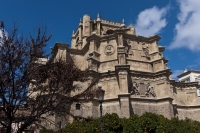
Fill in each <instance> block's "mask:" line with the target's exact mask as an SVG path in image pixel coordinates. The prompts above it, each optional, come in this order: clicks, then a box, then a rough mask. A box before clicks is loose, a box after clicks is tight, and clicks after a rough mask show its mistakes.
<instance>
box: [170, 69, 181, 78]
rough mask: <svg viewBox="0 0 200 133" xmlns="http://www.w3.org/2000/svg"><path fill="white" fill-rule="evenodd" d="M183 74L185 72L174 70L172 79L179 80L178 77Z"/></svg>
mask: <svg viewBox="0 0 200 133" xmlns="http://www.w3.org/2000/svg"><path fill="white" fill-rule="evenodd" d="M182 73H183V70H174V71H173V74H172V75H171V78H172V79H174V80H177V76H178V75H180V74H182Z"/></svg>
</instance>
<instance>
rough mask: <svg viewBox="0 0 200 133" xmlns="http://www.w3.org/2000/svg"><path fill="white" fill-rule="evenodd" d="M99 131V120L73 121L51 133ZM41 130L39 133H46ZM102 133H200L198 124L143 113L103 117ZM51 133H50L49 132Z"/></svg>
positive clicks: (199, 124) (93, 132)
mask: <svg viewBox="0 0 200 133" xmlns="http://www.w3.org/2000/svg"><path fill="white" fill-rule="evenodd" d="M99 129H100V119H99V118H98V119H93V118H88V119H87V120H75V121H73V122H72V123H71V124H70V123H69V124H67V125H66V127H65V128H64V129H62V130H59V131H54V132H52V133H96V132H99ZM44 131H47V130H42V131H41V133H46V132H44ZM103 132H104V133H200V122H197V121H193V120H190V119H188V118H187V119H185V120H179V119H177V118H172V119H171V120H169V119H167V118H165V117H164V116H162V115H157V114H153V113H145V114H143V115H142V116H138V115H132V116H131V117H130V118H119V117H118V116H117V114H106V115H104V116H103ZM49 133H51V132H49Z"/></svg>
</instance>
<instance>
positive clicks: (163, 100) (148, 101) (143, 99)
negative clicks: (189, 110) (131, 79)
mask: <svg viewBox="0 0 200 133" xmlns="http://www.w3.org/2000/svg"><path fill="white" fill-rule="evenodd" d="M130 100H131V102H133V101H134V102H138V101H142V102H146V103H157V102H165V101H167V102H168V101H169V102H170V103H171V102H172V101H173V98H171V97H164V98H156V97H153V98H148V97H133V96H131V97H130Z"/></svg>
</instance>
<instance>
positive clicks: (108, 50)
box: [104, 45, 115, 55]
mask: <svg viewBox="0 0 200 133" xmlns="http://www.w3.org/2000/svg"><path fill="white" fill-rule="evenodd" d="M114 52H115V49H114V47H113V46H112V45H107V46H106V47H105V51H104V53H105V54H106V55H112V54H113V53H114Z"/></svg>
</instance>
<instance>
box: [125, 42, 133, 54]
mask: <svg viewBox="0 0 200 133" xmlns="http://www.w3.org/2000/svg"><path fill="white" fill-rule="evenodd" d="M130 43H131V42H130V40H129V39H127V40H126V41H124V46H125V48H124V51H125V53H126V55H133V51H132V50H131V45H130Z"/></svg>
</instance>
